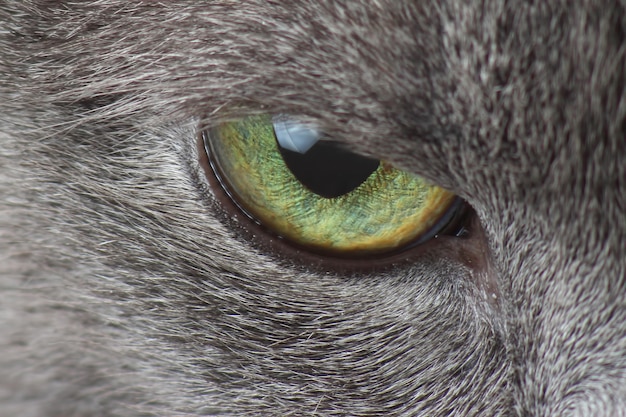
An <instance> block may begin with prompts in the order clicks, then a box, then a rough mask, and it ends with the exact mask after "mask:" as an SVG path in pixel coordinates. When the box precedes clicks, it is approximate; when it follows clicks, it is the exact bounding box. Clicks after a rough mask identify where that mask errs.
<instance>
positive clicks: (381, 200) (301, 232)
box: [204, 115, 456, 257]
mask: <svg viewBox="0 0 626 417" xmlns="http://www.w3.org/2000/svg"><path fill="white" fill-rule="evenodd" d="M204 138H205V148H206V150H207V152H208V154H209V159H210V161H211V165H212V166H213V168H214V170H215V171H216V172H215V174H216V176H217V177H218V178H219V179H220V184H221V185H222V186H223V187H224V188H225V191H226V193H227V194H228V195H229V196H230V198H232V199H233V200H234V202H235V203H236V205H237V206H238V207H240V209H241V210H242V211H244V212H245V213H246V214H247V215H248V216H250V217H251V218H253V219H254V220H255V221H256V222H258V223H260V224H261V225H263V226H264V228H266V229H267V230H268V231H270V233H273V234H275V235H277V236H280V237H282V238H284V239H286V240H288V241H290V242H292V243H294V244H296V245H298V246H303V247H306V248H309V249H310V250H311V251H314V252H321V253H326V254H336V255H341V256H356V257H360V256H364V255H369V254H376V255H379V254H385V253H397V252H398V251H399V250H402V249H403V248H406V247H408V246H411V245H414V244H415V243H416V242H418V241H423V240H424V239H428V238H430V237H432V236H433V235H435V234H436V233H437V232H438V231H439V229H441V228H442V227H443V226H444V225H445V224H444V225H442V223H446V221H445V219H446V218H449V217H450V216H449V214H450V212H451V210H452V207H453V206H454V204H453V203H454V202H455V200H456V196H455V195H454V194H452V193H450V192H449V191H447V190H444V189H442V188H440V187H437V186H434V185H431V184H429V183H428V182H427V181H425V180H424V179H422V178H420V177H418V176H416V175H413V174H411V173H408V172H405V171H401V170H398V169H396V168H394V167H393V166H391V165H390V164H389V163H387V162H385V161H379V160H375V159H371V158H366V157H364V156H361V155H358V154H355V153H352V152H349V151H347V150H345V149H342V148H341V147H340V146H339V145H338V143H337V142H336V141H333V140H330V139H329V138H324V137H323V135H321V134H320V133H319V132H316V131H315V129H314V128H311V127H307V126H304V125H299V124H297V123H296V122H289V123H286V122H285V121H284V120H282V119H280V118H272V117H271V116H269V115H261V116H250V117H247V118H244V119H241V120H237V121H233V122H225V123H221V124H219V125H217V126H216V127H214V128H213V129H211V130H209V131H208V132H206V134H205V135H204ZM285 138H286V139H285Z"/></svg>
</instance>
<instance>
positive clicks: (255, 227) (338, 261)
mask: <svg viewBox="0 0 626 417" xmlns="http://www.w3.org/2000/svg"><path fill="white" fill-rule="evenodd" d="M210 131H211V129H210V128H209V129H201V130H199V134H198V139H197V145H198V155H199V162H200V166H201V167H202V169H203V171H204V174H205V178H206V180H207V181H208V182H209V186H210V188H211V190H212V192H213V194H214V196H215V198H216V200H217V201H218V202H219V206H220V208H221V211H222V214H223V215H224V218H225V220H227V221H229V222H232V223H233V225H236V226H238V227H236V229H237V233H238V234H239V235H240V236H241V237H243V238H244V239H246V241H248V242H250V243H251V244H252V245H253V246H256V247H258V248H261V249H262V250H264V251H266V252H269V253H271V254H272V255H274V256H275V257H276V258H277V259H278V260H280V261H281V263H284V264H286V265H287V266H290V267H296V268H298V269H305V270H315V271H320V272H325V273H342V274H348V275H350V274H362V273H368V272H380V271H382V270H389V269H395V268H401V267H407V266H409V265H411V264H414V263H415V262H416V261H418V260H419V258H420V257H424V256H426V255H429V257H431V258H432V255H433V254H435V253H437V252H438V249H437V247H438V246H440V247H441V249H446V248H448V247H449V246H450V244H451V241H454V240H466V239H468V238H470V237H471V235H472V232H473V230H472V229H473V227H470V226H469V225H470V224H475V223H477V221H475V220H476V219H475V218H476V214H475V213H474V211H473V210H472V209H471V207H469V205H467V203H465V202H464V200H462V199H461V198H460V197H457V200H456V201H455V202H454V203H453V206H454V210H452V209H450V210H449V211H448V214H447V215H446V217H447V218H444V219H442V220H440V221H439V222H437V224H436V225H435V226H433V228H431V230H430V231H429V232H427V233H424V234H423V235H422V237H420V238H419V239H417V240H416V241H414V242H412V243H411V244H410V245H407V246H405V247H403V248H402V249H399V250H397V251H393V252H388V253H383V254H378V255H367V256H363V257H358V256H357V257H355V256H354V255H352V256H350V255H349V254H346V255H343V256H342V255H341V254H329V253H324V252H318V251H314V250H312V249H311V248H308V247H305V246H302V245H298V244H297V243H293V242H291V241H287V240H286V239H284V238H282V237H280V236H278V235H277V234H275V233H274V232H272V231H271V230H268V229H267V228H266V227H264V226H263V225H262V224H260V223H259V222H258V221H257V220H256V219H254V217H253V216H251V215H250V214H249V213H248V212H247V211H246V210H245V208H243V207H241V206H240V205H239V204H237V202H236V200H235V199H233V198H232V196H231V195H230V194H229V192H228V187H227V186H226V187H225V186H224V185H225V182H224V179H223V178H221V177H220V174H219V169H218V168H217V167H216V166H215V164H214V162H213V161H212V160H211V158H210V157H209V155H210V150H209V149H208V140H209V138H210ZM442 222H445V223H446V225H444V226H441V223H442ZM434 229H441V230H440V231H438V232H437V233H431V232H432V231H433V230H434ZM439 252H440V253H443V252H442V251H439Z"/></svg>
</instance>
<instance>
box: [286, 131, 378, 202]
mask: <svg viewBox="0 0 626 417" xmlns="http://www.w3.org/2000/svg"><path fill="white" fill-rule="evenodd" d="M278 149H279V150H280V153H281V155H282V157H283V160H284V161H285V164H286V165H287V167H288V168H289V169H290V170H291V172H292V173H293V175H294V176H295V177H296V178H297V179H298V181H300V183H301V184H302V185H303V186H305V187H306V188H308V189H309V190H311V191H312V192H314V193H315V194H317V195H319V196H321V197H325V198H335V197H339V196H342V195H344V194H347V193H349V192H350V191H352V190H354V189H355V188H357V187H358V186H359V185H361V184H363V183H364V182H365V180H367V179H368V178H369V176H370V175H371V174H372V173H373V172H374V171H376V169H377V168H378V166H379V165H380V161H378V160H376V159H372V158H367V157H365V156H362V155H358V154H355V153H353V152H349V151H346V150H345V149H342V148H341V147H340V145H339V144H337V143H336V142H332V141H324V140H320V141H318V142H317V143H315V145H313V146H312V147H311V148H310V149H309V150H308V151H307V152H305V153H304V154H302V153H298V152H294V151H290V150H288V149H285V148H283V147H282V146H281V145H280V143H278Z"/></svg>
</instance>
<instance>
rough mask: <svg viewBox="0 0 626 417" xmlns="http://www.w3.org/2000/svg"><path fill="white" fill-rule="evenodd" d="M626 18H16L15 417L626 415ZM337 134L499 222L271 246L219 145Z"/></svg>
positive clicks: (259, 12) (206, 12)
mask: <svg viewBox="0 0 626 417" xmlns="http://www.w3.org/2000/svg"><path fill="white" fill-rule="evenodd" d="M625 7H626V5H625V4H624V2H621V3H620V2H616V1H592V0H578V1H556V0H555V1H547V0H546V1H540V2H521V1H508V2H498V1H482V2H480V1H476V2H462V1H457V0H446V1H433V2H411V1H404V0H379V1H374V0H362V1H348V0H340V1H337V0H328V1H326V0H324V1H317V2H308V1H299V0H298V1H288V2H287V1H285V2H268V1H266V0H249V1H239V0H215V1H196V2H191V1H182V0H170V1H166V2H148V1H144V2H139V1H129V0H100V1H80V2H77V1H73V2H70V1H54V2H52V1H44V0H3V1H2V2H0V144H1V146H0V196H1V198H0V416H2V417H5V416H7V417H8V416H11V417H15V416H19V417H42V416H43V417H48V416H49V417H53V416H63V417H72V416H81V417H89V416H98V417H106V416H129V417H130V416H200V415H232V416H245V415H251V416H252V415H254V416H257V415H276V416H287V415H325V416H330V415H359V416H375V415H376V416H378V415H427V416H450V415H454V416H533V417H539V416H571V417H574V416H578V417H580V416H605V417H609V416H611V417H616V416H626V260H625V259H626V258H625V255H626V243H625V242H626V216H625V214H626V213H625V210H626V180H625V179H626V163H624V161H625V158H626V122H625V120H626V90H625V88H626V87H625V74H626V68H625V63H626V44H625V36H626V11H625ZM255 112H264V113H270V114H274V113H287V114H292V115H294V116H297V117H300V118H302V119H307V120H309V119H310V120H314V121H315V122H316V123H317V124H318V125H320V126H321V127H322V128H323V129H324V131H326V132H328V133H329V134H332V135H333V136H334V137H335V138H342V139H343V140H345V142H346V144H347V145H348V146H350V147H352V149H354V150H355V151H359V152H362V153H365V154H369V155H375V156H376V157H379V158H384V159H387V160H390V161H392V162H394V163H395V164H396V165H398V166H401V167H403V168H405V169H408V170H411V171H413V172H415V173H418V174H420V175H423V176H425V177H427V178H429V179H431V180H433V181H435V182H436V183H438V184H440V185H443V186H446V187H448V188H450V189H451V190H453V191H454V192H456V193H457V194H459V195H461V196H462V197H464V198H465V199H467V201H468V202H469V204H470V205H471V206H472V207H473V208H474V209H475V210H476V212H477V213H478V217H479V219H480V223H481V225H482V226H481V228H482V229H483V230H484V233H483V232H480V231H479V230H474V233H473V234H472V236H470V237H469V238H468V239H465V240H463V239H456V238H450V239H448V240H445V241H441V242H439V243H437V242H435V243H433V242H430V243H427V245H431V246H425V249H424V251H423V253H422V256H420V257H417V258H415V259H413V262H412V263H411V264H409V265H402V266H401V265H398V266H396V267H394V268H392V269H391V270H386V271H382V270H381V271H376V270H373V271H365V272H360V273H356V274H346V273H341V272H337V271H334V270H332V269H328V270H324V269H323V267H319V266H314V265H309V264H305V263H300V262H298V260H297V259H293V258H290V257H288V256H286V255H285V254H283V253H280V252H272V251H266V250H264V249H263V247H262V245H259V244H258V242H257V241H256V240H254V239H253V240H250V239H248V234H247V233H246V232H245V230H243V228H245V224H243V223H239V222H238V221H237V219H230V218H229V217H228V216H227V215H225V214H224V211H223V209H222V208H221V206H220V205H219V203H218V202H217V201H216V199H215V196H214V193H213V191H212V189H211V188H210V187H209V186H208V183H207V181H206V178H205V176H204V173H203V172H202V170H201V168H200V167H199V164H198V154H197V148H196V143H197V138H198V132H199V130H200V129H201V128H202V127H204V126H209V125H211V124H214V123H216V122H217V120H218V119H219V118H223V117H235V116H237V115H241V114H250V113H255Z"/></svg>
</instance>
